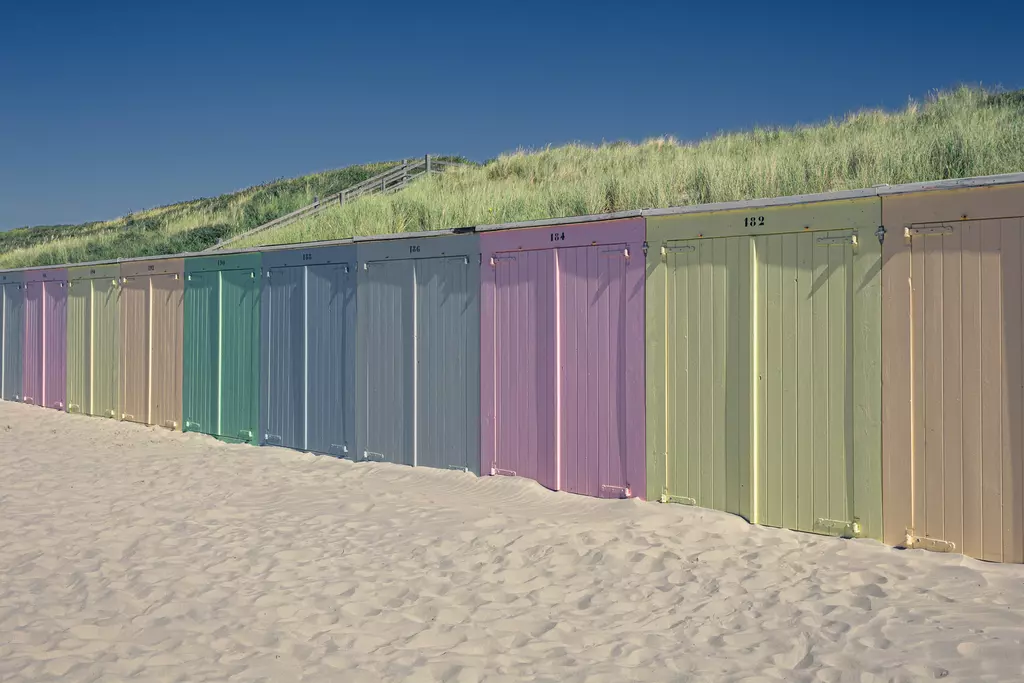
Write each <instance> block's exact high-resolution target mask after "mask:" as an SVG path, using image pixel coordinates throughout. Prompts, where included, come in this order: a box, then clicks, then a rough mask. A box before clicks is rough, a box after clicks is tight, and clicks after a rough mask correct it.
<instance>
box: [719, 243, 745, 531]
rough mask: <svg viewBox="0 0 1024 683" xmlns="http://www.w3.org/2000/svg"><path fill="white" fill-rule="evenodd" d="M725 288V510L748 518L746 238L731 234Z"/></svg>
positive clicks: (727, 246) (728, 245) (727, 244)
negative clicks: (746, 502)
mask: <svg viewBox="0 0 1024 683" xmlns="http://www.w3.org/2000/svg"><path fill="white" fill-rule="evenodd" d="M724 241H725V242H726V249H727V265H726V287H727V289H728V305H727V309H726V314H725V336H726V348H727V350H726V357H725V372H726V381H725V391H726V402H725V415H724V419H723V426H724V434H723V437H724V440H725V454H726V462H725V473H726V478H727V481H726V490H727V495H726V509H727V510H729V511H730V512H734V513H736V514H739V515H741V516H743V517H745V518H748V519H749V514H750V510H749V508H750V506H749V505H748V504H745V503H744V496H745V495H746V490H747V487H746V486H744V479H743V477H744V472H745V471H747V470H746V468H745V467H744V464H743V462H744V459H746V458H749V453H750V442H749V439H750V436H749V435H750V431H749V430H750V417H749V414H748V412H747V411H745V410H744V404H745V402H746V400H747V399H748V398H749V390H747V388H746V387H747V382H746V378H747V376H748V374H749V362H748V361H749V356H748V353H747V349H748V343H749V341H748V340H749V339H750V333H749V329H748V328H749V321H750V313H749V310H748V309H747V308H746V298H747V295H746V294H745V289H744V288H747V289H749V286H750V285H749V265H748V264H747V263H745V262H744V259H743V255H744V244H745V243H746V239H745V238H742V237H732V238H729V239H727V240H724Z"/></svg>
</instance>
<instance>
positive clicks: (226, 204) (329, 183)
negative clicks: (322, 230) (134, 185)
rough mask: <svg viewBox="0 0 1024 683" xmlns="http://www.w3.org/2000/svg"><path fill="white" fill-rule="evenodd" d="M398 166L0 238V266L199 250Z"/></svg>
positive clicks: (351, 169) (335, 173)
mask: <svg viewBox="0 0 1024 683" xmlns="http://www.w3.org/2000/svg"><path fill="white" fill-rule="evenodd" d="M397 163H398V162H383V163H375V164H365V165H361V166H348V167H346V168H341V169H337V170H332V171H325V172H323V173H316V174H313V175H308V176H303V177H301V178H292V179H288V180H276V181H273V182H269V183H264V184H263V185H258V186H256V187H251V188H248V189H246V190H242V191H240V192H235V193H232V194H226V195H221V196H219V197H211V198H206V199H196V200H193V201H189V202H182V203H180V204H171V205H169V206H162V207H159V208H156V209H149V210H147V211H141V212H139V213H136V214H132V215H130V216H125V217H122V218H117V219H115V220H111V221H100V222H94V223H85V224H82V225H58V226H39V227H34V228H17V229H15V230H8V231H6V232H0V267H2V268H17V267H21V266H39V265H52V264H60V263H81V262H83V261H99V260H105V259H114V258H128V257H132V256H152V255H159V254H174V253H180V252H186V251H201V250H203V249H207V248H209V247H212V246H213V245H215V244H216V243H217V240H220V239H225V238H227V237H230V236H232V235H237V234H240V233H243V232H245V231H246V230H249V229H251V228H254V227H256V226H258V225H262V224H263V223H266V222H267V221H271V220H273V219H275V218H278V217H279V216H283V215H285V214H287V213H291V212H292V211H295V210H296V209H299V208H301V207H303V206H306V205H307V204H310V203H312V202H313V198H314V197H324V196H326V195H330V194H333V193H336V192H339V191H341V190H343V189H345V188H347V187H351V186H352V185H355V184H356V183H359V182H362V181H363V180H366V179H367V178H370V177H372V176H374V175H376V174H378V173H381V172H382V171H385V170H387V169H388V168H391V167H393V166H395V165H396V164H397Z"/></svg>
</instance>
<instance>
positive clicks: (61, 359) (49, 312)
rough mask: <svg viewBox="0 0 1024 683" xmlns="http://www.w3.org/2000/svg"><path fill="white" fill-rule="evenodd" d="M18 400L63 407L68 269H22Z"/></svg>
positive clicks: (65, 384)
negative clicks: (22, 327) (22, 326)
mask: <svg viewBox="0 0 1024 683" xmlns="http://www.w3.org/2000/svg"><path fill="white" fill-rule="evenodd" d="M24 278H25V282H24V283H25V311H24V317H25V339H24V346H23V347H22V354H23V356H22V358H23V361H24V363H23V366H22V390H21V400H22V401H23V402H25V403H31V404H33V405H38V406H43V407H46V408H53V409H55V410H64V409H65V404H66V400H65V399H66V394H67V303H68V272H67V270H66V269H63V268H55V269H48V270H28V271H25V275H24Z"/></svg>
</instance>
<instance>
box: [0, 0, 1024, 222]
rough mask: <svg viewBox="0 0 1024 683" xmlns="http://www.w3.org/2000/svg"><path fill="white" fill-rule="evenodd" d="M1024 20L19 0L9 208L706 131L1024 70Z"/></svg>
mask: <svg viewBox="0 0 1024 683" xmlns="http://www.w3.org/2000/svg"><path fill="white" fill-rule="evenodd" d="M88 5H96V6H99V5H102V7H101V8H100V7H97V8H93V7H88ZM156 5H161V6H160V7H157V6H156ZM780 8H781V9H780ZM1022 26H1024V3H1020V2H1016V3H1015V2H1009V1H1007V2H986V1H983V0H978V1H975V2H969V3H963V2H955V3H954V2H943V1H937V2H930V3H924V2H914V1H912V0H911V1H908V2H884V3H863V4H858V3H830V2H816V3H806V4H803V3H792V2H791V3H778V2H727V1H725V0H722V1H720V2H706V3H704V2H702V3H686V2H682V1H680V2H668V1H666V2H661V1H656V2H644V1H642V0H633V1H632V2H629V1H627V0H622V1H620V2H605V1H603V0H589V1H587V2H572V3H560V2H558V1H557V0H547V1H545V2H534V1H533V0H517V1H510V0H501V1H497V2H487V1H486V0H485V1H483V2H479V1H478V2H444V1H442V0H439V1H434V2H422V1H420V2H407V3H406V2H403V1H401V0H390V1H388V2H384V1H376V2H374V1H369V2H367V1H366V0H360V1H359V2H346V1H345V0H334V1H332V2H305V3H303V2H275V3H261V2H258V1H255V2H248V3H237V4H229V3H218V2H216V1H215V0H212V1H211V2H210V3H199V2H195V3H193V2H189V1H182V2H173V3H150V2H139V1H133V2H131V3H128V2H124V3H121V2H114V1H109V2H104V3H84V2H75V3H64V2H61V1H59V0H58V1H56V2H50V3H42V4H40V3H28V2H18V3H8V4H7V5H5V7H4V9H3V11H2V14H0V229H5V228H11V227H16V226H21V225H36V224H52V223H78V222H83V221H87V220H98V219H104V218H112V217H115V216H119V215H122V214H124V213H125V212H126V211H128V210H129V209H131V210H136V211H137V210H140V209H143V208H146V207H150V206H156V205H160V204H167V203H171V202H175V201H179V200H185V199H191V198H193V197H197V196H211V195H217V194H221V193H224V192H229V191H233V190H236V189H240V188H243V187H247V186H250V185H254V184H257V183H260V182H263V181H266V180H270V179H273V178H277V177H291V176H296V175H302V174H304V173H309V172H313V171H318V170H323V169H327V168H336V167H340V166H345V165H348V164H354V163H361V162H368V161H377V160H384V159H394V158H399V157H408V156H416V155H420V154H424V153H426V152H431V153H435V154H462V155H465V156H468V157H470V158H473V159H477V160H483V159H487V158H490V157H493V156H496V155H497V154H500V153H501V152H504V151H509V150H513V149H515V148H517V147H520V146H524V147H538V146H543V145H546V144H559V143H564V142H568V141H574V140H580V141H585V142H600V141H602V140H618V139H628V140H640V139H643V138H646V137H651V136H656V135H675V136H677V137H680V138H684V139H694V138H701V137H704V136H707V135H710V134H713V133H715V132H717V131H720V130H736V129H744V128H749V127H752V126H754V125H757V124H782V125H791V124H795V123H811V122H815V121H820V120H823V119H827V118H828V117H829V116H833V115H842V114H844V113H846V112H848V111H850V110H854V109H858V108H862V107H877V106H882V107H888V108H898V107H900V106H902V105H903V104H905V103H906V101H907V98H908V97H911V96H913V97H921V96H924V95H926V94H927V93H928V92H929V91H931V90H933V89H936V88H945V87H950V86H955V85H957V84H959V83H965V82H966V83H982V84H984V85H993V86H995V85H1001V86H1004V87H1006V88H1020V87H1024V34H1022V33H1021V31H1022V28H1021V27H1022Z"/></svg>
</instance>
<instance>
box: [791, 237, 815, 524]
mask: <svg viewBox="0 0 1024 683" xmlns="http://www.w3.org/2000/svg"><path fill="white" fill-rule="evenodd" d="M796 251H797V283H796V284H797V287H796V298H797V301H796V306H797V311H796V316H797V333H796V362H797V369H796V375H797V382H796V394H797V396H796V399H797V406H796V411H795V413H796V415H797V416H798V419H797V430H798V434H797V439H796V455H797V460H796V463H797V465H796V467H797V472H796V476H797V482H796V490H797V491H798V492H799V497H798V501H797V509H796V516H797V518H798V519H801V520H811V521H812V523H813V520H814V468H815V458H814V454H815V449H814V375H815V374H816V372H817V367H816V366H815V365H814V363H813V353H814V344H813V341H814V334H813V329H812V326H813V324H814V318H813V311H812V295H813V291H814V235H812V234H803V235H799V236H798V237H797V242H796Z"/></svg>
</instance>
